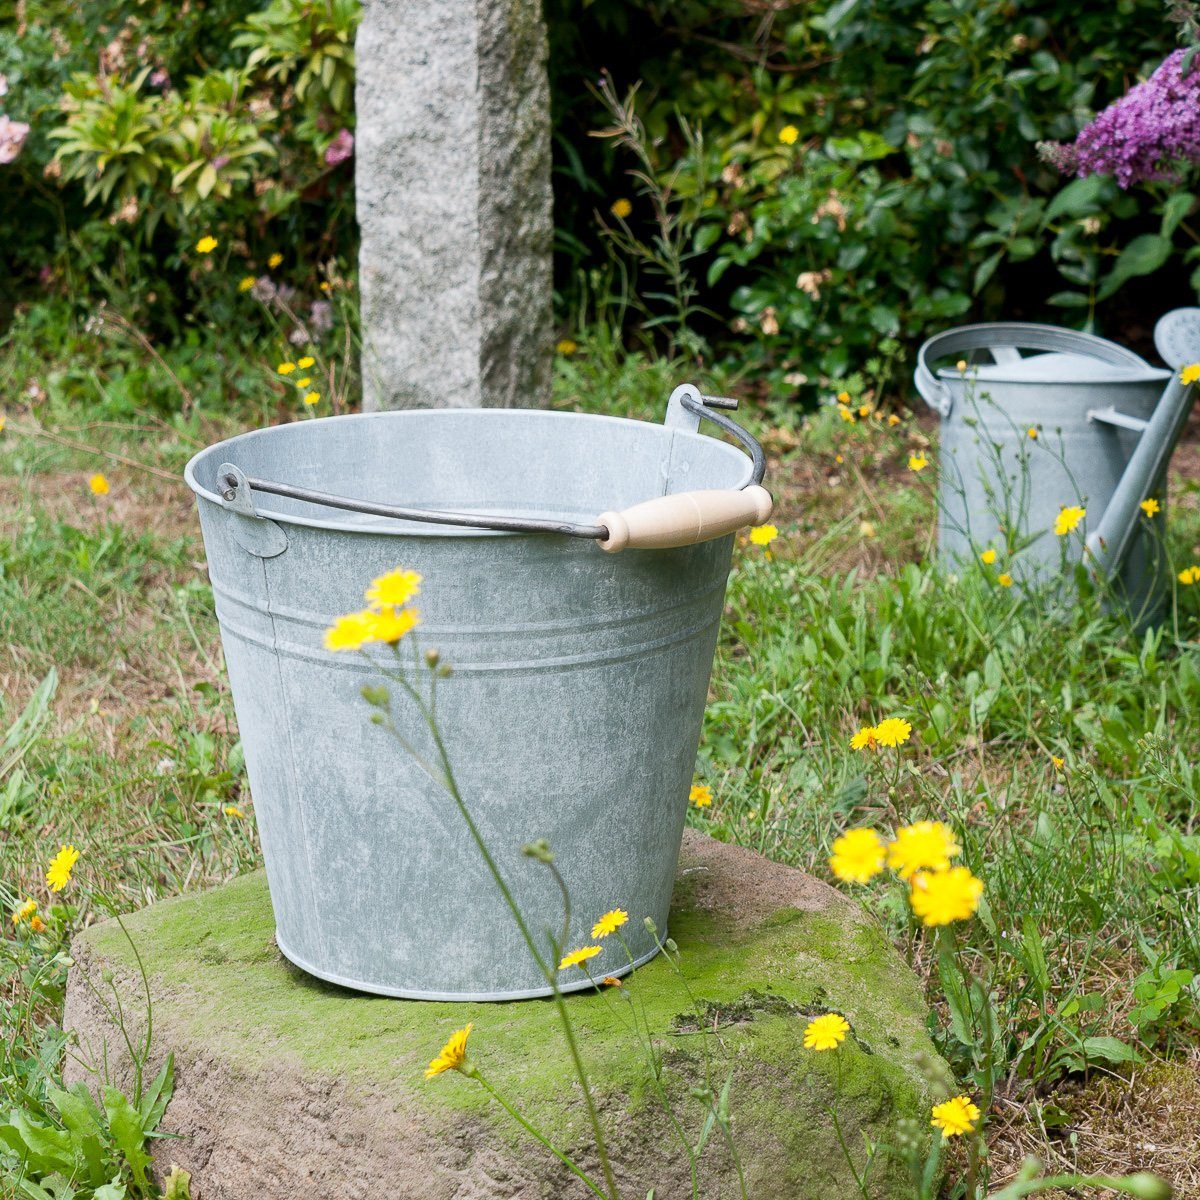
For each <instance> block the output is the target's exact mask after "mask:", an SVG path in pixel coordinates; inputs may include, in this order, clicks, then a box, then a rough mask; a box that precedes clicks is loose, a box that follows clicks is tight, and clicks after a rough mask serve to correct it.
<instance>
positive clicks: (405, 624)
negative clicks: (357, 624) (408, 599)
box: [369, 608, 421, 646]
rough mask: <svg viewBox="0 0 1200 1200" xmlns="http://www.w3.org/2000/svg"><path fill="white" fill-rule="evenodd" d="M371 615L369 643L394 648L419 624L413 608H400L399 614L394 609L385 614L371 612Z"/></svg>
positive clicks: (419, 620)
mask: <svg viewBox="0 0 1200 1200" xmlns="http://www.w3.org/2000/svg"><path fill="white" fill-rule="evenodd" d="M370 615H371V622H370V625H371V636H370V639H369V640H370V641H373V642H387V644H388V645H389V646H394V645H395V644H396V643H397V642H398V641H399V640H400V639H401V638H402V637H404V636H405V634H408V633H411V632H412V631H413V630H414V629H416V627H417V626H418V625H419V624H420V623H421V618H420V616H419V615H418V614H417V610H416V609H415V608H402V609H400V611H399V612H396V611H395V610H394V609H391V610H388V611H386V612H373V613H371V614H370Z"/></svg>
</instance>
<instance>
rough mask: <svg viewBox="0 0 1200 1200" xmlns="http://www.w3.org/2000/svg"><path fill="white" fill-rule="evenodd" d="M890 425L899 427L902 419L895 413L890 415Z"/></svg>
mask: <svg viewBox="0 0 1200 1200" xmlns="http://www.w3.org/2000/svg"><path fill="white" fill-rule="evenodd" d="M888 424H889V425H893V426H895V425H899V424H900V418H899V417H898V416H896V414H895V413H888Z"/></svg>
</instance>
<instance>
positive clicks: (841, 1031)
mask: <svg viewBox="0 0 1200 1200" xmlns="http://www.w3.org/2000/svg"><path fill="white" fill-rule="evenodd" d="M849 1032H850V1022H849V1021H847V1020H846V1018H845V1017H843V1016H842V1015H841V1014H840V1013H825V1014H824V1015H823V1016H820V1017H814V1018H813V1019H812V1020H811V1021H809V1023H808V1025H807V1026H806V1027H805V1029H804V1048H805V1049H806V1050H836V1049H837V1048H838V1046H840V1045H841V1044H842V1042H844V1041H845V1040H846V1034H848V1033H849Z"/></svg>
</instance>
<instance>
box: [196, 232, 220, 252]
mask: <svg viewBox="0 0 1200 1200" xmlns="http://www.w3.org/2000/svg"><path fill="white" fill-rule="evenodd" d="M217 245H218V242H217V239H216V238H215V237H213V236H212V235H211V234H205V235H204V237H202V238H201V239H200V240H199V241H198V242H197V243H196V253H197V254H211V253H212V252H213V251H214V250H215V249H216V248H217Z"/></svg>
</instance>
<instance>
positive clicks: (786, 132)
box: [779, 125, 800, 146]
mask: <svg viewBox="0 0 1200 1200" xmlns="http://www.w3.org/2000/svg"><path fill="white" fill-rule="evenodd" d="M799 136H800V130H798V129H797V128H796V127H795V125H785V126H784V127H783V128H782V129H781V130H780V131H779V140H780V141H781V142H782V143H783V144H784V145H785V146H794V145H795V144H796V139H797V138H799Z"/></svg>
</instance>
